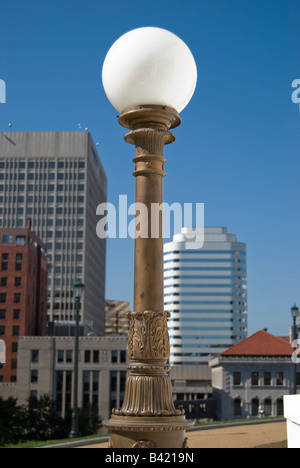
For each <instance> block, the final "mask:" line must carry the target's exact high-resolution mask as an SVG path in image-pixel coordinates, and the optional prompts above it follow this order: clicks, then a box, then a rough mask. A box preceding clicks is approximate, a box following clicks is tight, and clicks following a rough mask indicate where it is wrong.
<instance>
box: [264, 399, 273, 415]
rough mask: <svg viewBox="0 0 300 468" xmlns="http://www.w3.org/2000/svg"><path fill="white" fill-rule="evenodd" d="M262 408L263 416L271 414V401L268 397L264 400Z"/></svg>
mask: <svg viewBox="0 0 300 468" xmlns="http://www.w3.org/2000/svg"><path fill="white" fill-rule="evenodd" d="M264 410H265V416H271V415H272V401H271V400H270V399H269V398H266V399H265V401H264Z"/></svg>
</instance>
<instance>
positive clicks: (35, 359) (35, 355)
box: [31, 349, 39, 363]
mask: <svg viewBox="0 0 300 468" xmlns="http://www.w3.org/2000/svg"><path fill="white" fill-rule="evenodd" d="M31 362H32V363H37V362H39V351H38V349H33V350H32V351H31Z"/></svg>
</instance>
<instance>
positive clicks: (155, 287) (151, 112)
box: [103, 28, 196, 448]
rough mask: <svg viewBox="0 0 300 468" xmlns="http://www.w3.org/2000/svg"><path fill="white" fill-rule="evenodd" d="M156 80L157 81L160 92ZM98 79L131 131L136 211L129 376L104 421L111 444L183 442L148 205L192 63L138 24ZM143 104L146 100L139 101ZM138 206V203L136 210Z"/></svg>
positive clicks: (164, 37)
mask: <svg viewBox="0 0 300 468" xmlns="http://www.w3.org/2000/svg"><path fill="white" fill-rule="evenodd" d="M153 44H155V47H153ZM169 55H171V58H170V57H169ZM130 60H133V63H132V64H130V63H128V61H129V62H130ZM172 64H173V66H172ZM174 64H175V65H176V66H175V65H174ZM182 67H183V69H182ZM116 73H118V76H120V75H119V73H121V75H122V76H121V77H120V78H119V79H120V81H122V82H124V83H125V84H124V86H125V88H124V89H123V88H122V87H121V88H122V89H120V84H119V82H117V84H116V85H114V84H112V82H113V81H114V79H115V74H116ZM127 75H128V76H127ZM158 78H160V81H162V82H163V86H162V88H163V90H160V91H159V84H158V81H159V80H158ZM147 83H148V84H147ZM180 83H185V86H186V87H187V90H186V89H185V90H184V93H183V94H184V96H182V90H181V89H179V90H178V87H179V85H180ZM103 84H104V88H105V90H106V93H107V95H108V98H109V99H110V101H111V103H112V104H113V105H114V106H115V107H116V108H117V109H118V110H119V109H121V116H120V117H119V123H120V124H121V125H122V126H123V127H125V128H128V129H130V130H131V131H130V133H128V134H127V135H126V136H125V141H126V142H128V143H130V144H133V145H134V146H135V148H136V157H135V158H134V159H133V162H134V164H135V171H134V173H133V175H134V176H135V178H136V207H137V208H136V210H137V213H138V212H139V214H138V216H137V218H136V236H135V271H134V312H132V313H131V314H130V317H129V318H130V329H129V337H128V346H127V353H128V356H129V359H130V367H129V370H130V375H129V377H128V379H127V382H126V389H125V398H124V402H123V406H122V408H121V409H115V410H113V414H112V417H111V419H110V421H108V422H106V423H105V425H106V427H108V428H109V429H110V431H111V438H110V446H111V447H112V448H151V447H153V448H155V447H157V448H185V447H186V446H187V439H186V430H187V429H188V428H190V427H191V425H192V424H191V423H188V422H187V421H186V418H185V416H184V411H182V410H176V408H175V406H174V402H173V398H172V385H171V380H170V377H169V370H170V367H169V365H168V359H169V357H170V343H169V334H168V325H167V319H168V317H169V314H168V313H167V312H165V311H164V292H163V286H164V281H163V232H162V216H161V215H160V218H159V219H158V220H157V219H156V217H154V215H153V213H154V211H153V210H152V207H153V206H154V204H155V205H156V206H161V204H162V202H163V178H164V177H165V175H166V174H165V172H164V165H165V162H166V160H165V159H164V147H165V145H167V144H170V143H172V142H174V141H175V137H174V135H173V134H172V133H171V132H170V131H169V130H170V129H172V128H175V127H177V126H178V125H180V123H181V119H180V117H179V113H178V111H177V110H176V109H180V110H181V108H182V106H183V107H185V105H186V104H187V103H188V101H189V100H190V98H191V96H192V94H193V92H194V89H195V86H196V66H195V62H194V59H193V57H192V54H191V52H190V51H189V49H188V48H187V46H186V45H185V44H184V43H183V42H182V41H181V40H180V39H179V38H178V37H177V36H175V35H174V34H172V33H170V32H169V31H165V30H162V29H159V28H141V29H138V30H134V31H131V32H130V33H127V34H126V35H125V36H122V38H121V39H119V41H117V42H116V43H115V44H114V46H113V47H112V48H111V50H110V52H109V53H108V55H107V57H106V60H105V62H104V67H103ZM176 89H177V90H178V95H176V92H175V91H176ZM161 93H162V94H163V95H164V99H163V101H162V103H159V102H158V101H157V99H156V94H161ZM168 94H170V96H169V95H168ZM160 99H162V98H161V97H159V100H160ZM178 99H179V101H180V102H179V101H177V100H178ZM120 101H121V102H120ZM183 101H184V102H183ZM143 102H150V103H151V104H149V105H144V104H139V103H143ZM169 102H170V103H172V105H171V106H170V105H168V103H169ZM127 104H129V105H127ZM131 104H132V105H131ZM175 107H176V109H175ZM123 109H125V110H123ZM141 204H142V206H143V207H144V208H145V209H142V210H141V209H139V207H140V206H141ZM155 213H157V211H155ZM154 218H155V219H154ZM141 225H143V227H144V229H143V232H141ZM145 226H146V232H145Z"/></svg>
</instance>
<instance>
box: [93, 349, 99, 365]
mask: <svg viewBox="0 0 300 468" xmlns="http://www.w3.org/2000/svg"><path fill="white" fill-rule="evenodd" d="M93 362H94V363H98V362H99V351H98V350H95V351H93Z"/></svg>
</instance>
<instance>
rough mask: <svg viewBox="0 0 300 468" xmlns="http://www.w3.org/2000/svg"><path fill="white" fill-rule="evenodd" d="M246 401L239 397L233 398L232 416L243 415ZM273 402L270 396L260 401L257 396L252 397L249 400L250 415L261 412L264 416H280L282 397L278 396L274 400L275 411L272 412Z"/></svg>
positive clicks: (282, 411)
mask: <svg viewBox="0 0 300 468" xmlns="http://www.w3.org/2000/svg"><path fill="white" fill-rule="evenodd" d="M246 405H247V404H246V402H243V401H242V400H241V399H240V398H235V399H234V400H233V411H234V416H243V414H242V412H243V408H244V407H245V406H246ZM272 409H273V403H272V400H271V399H270V398H265V399H264V400H262V401H261V402H260V401H259V400H258V398H253V400H252V401H251V410H250V411H251V416H258V415H259V414H261V415H262V414H263V415H264V416H282V415H283V413H284V410H283V398H278V399H277V400H276V401H275V412H276V414H273V411H272Z"/></svg>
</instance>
